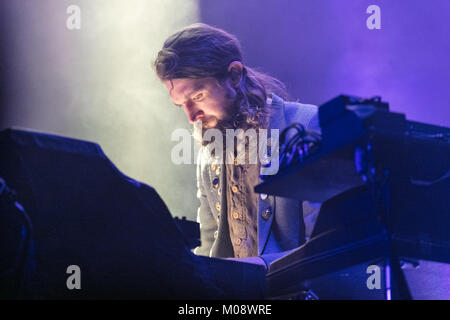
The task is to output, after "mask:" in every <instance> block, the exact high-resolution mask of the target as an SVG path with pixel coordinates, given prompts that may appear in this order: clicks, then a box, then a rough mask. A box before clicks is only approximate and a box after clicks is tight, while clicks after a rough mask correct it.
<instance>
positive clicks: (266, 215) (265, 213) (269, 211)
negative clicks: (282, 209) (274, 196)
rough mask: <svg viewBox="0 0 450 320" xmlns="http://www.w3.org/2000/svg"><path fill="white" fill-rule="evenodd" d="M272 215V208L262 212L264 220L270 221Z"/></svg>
mask: <svg viewBox="0 0 450 320" xmlns="http://www.w3.org/2000/svg"><path fill="white" fill-rule="evenodd" d="M271 215H272V208H270V207H269V208H267V209H265V210H264V211H263V212H261V216H262V218H263V219H264V220H266V221H267V220H269V218H270V216H271Z"/></svg>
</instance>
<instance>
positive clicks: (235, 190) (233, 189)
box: [231, 186, 239, 193]
mask: <svg viewBox="0 0 450 320" xmlns="http://www.w3.org/2000/svg"><path fill="white" fill-rule="evenodd" d="M231 191H233V193H237V192H238V191H239V189H238V187H236V186H232V187H231Z"/></svg>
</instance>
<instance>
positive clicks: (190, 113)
mask: <svg viewBox="0 0 450 320" xmlns="http://www.w3.org/2000/svg"><path fill="white" fill-rule="evenodd" d="M184 112H185V113H186V115H187V117H188V120H189V122H190V123H194V122H195V121H197V120H199V119H201V118H203V116H204V112H203V111H202V110H198V109H195V108H192V107H191V106H190V105H189V104H185V105H184Z"/></svg>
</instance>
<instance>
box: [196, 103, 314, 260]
mask: <svg viewBox="0 0 450 320" xmlns="http://www.w3.org/2000/svg"><path fill="white" fill-rule="evenodd" d="M271 105H272V108H273V114H272V116H271V118H270V125H269V128H270V129H280V133H281V131H282V130H283V129H284V128H285V127H287V126H289V125H290V124H292V123H294V122H299V123H301V124H303V125H304V126H305V128H307V129H308V130H314V131H317V132H320V126H319V122H318V114H317V107H316V106H313V105H307V104H300V103H297V102H285V101H284V100H282V99H281V98H279V97H277V96H276V95H272V101H271ZM203 152H207V150H206V148H205V147H202V148H201V149H200V152H199V158H198V159H199V160H198V165H197V187H198V192H197V197H198V198H199V200H200V207H199V208H198V212H197V221H198V222H199V223H200V231H201V246H200V247H197V248H196V249H195V251H194V252H195V253H196V254H198V255H205V256H210V257H233V254H234V253H233V247H232V244H231V240H230V236H229V226H228V221H227V211H226V210H227V208H226V203H227V201H226V192H220V190H226V189H225V185H224V184H225V178H224V172H225V171H226V170H223V169H224V166H225V165H224V164H218V165H217V166H211V164H212V163H213V160H214V159H212V158H211V157H206V156H203V155H204V154H203ZM219 167H222V169H218V170H217V168H219ZM211 168H214V169H215V171H214V170H212V169H211ZM217 173H219V174H217ZM217 178H219V183H220V187H219V188H217V186H215V187H213V180H214V179H217ZM260 182H262V181H260ZM215 183H217V180H216V181H215ZM218 190H219V192H218ZM304 241H305V225H304V221H303V208H302V203H301V202H300V201H298V200H294V199H288V198H283V197H278V196H270V195H269V196H266V195H260V196H259V199H258V255H259V256H263V255H267V254H269V256H270V254H272V253H277V252H282V251H287V250H290V249H294V248H296V247H298V246H300V245H302V244H303V243H304ZM263 257H264V256H263ZM270 260H271V259H270Z"/></svg>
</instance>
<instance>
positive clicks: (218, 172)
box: [216, 166, 222, 175]
mask: <svg viewBox="0 0 450 320" xmlns="http://www.w3.org/2000/svg"><path fill="white" fill-rule="evenodd" d="M221 171H222V169H221V167H220V166H217V169H216V174H217V175H219V174H220V172H221Z"/></svg>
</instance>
